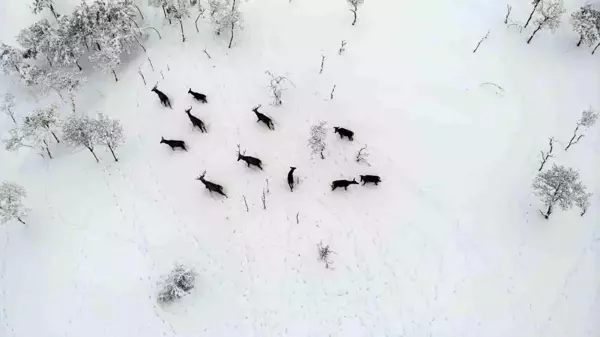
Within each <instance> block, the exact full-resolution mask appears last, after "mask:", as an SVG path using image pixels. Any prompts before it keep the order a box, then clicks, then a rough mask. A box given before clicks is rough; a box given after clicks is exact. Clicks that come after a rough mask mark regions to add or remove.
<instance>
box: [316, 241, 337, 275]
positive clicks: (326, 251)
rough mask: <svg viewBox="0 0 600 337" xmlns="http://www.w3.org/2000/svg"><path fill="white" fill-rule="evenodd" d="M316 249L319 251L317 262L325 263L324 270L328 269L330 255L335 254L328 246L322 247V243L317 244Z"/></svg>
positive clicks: (330, 263)
mask: <svg viewBox="0 0 600 337" xmlns="http://www.w3.org/2000/svg"><path fill="white" fill-rule="evenodd" d="M317 249H318V250H319V260H321V261H323V262H325V268H327V269H329V268H330V267H331V265H332V264H333V262H332V261H331V259H330V258H331V254H335V252H334V251H332V250H331V248H329V245H325V246H323V241H321V242H319V244H317Z"/></svg>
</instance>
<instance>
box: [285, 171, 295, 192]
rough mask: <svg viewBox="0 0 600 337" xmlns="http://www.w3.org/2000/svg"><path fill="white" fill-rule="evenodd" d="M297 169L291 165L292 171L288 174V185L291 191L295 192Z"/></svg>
mask: <svg viewBox="0 0 600 337" xmlns="http://www.w3.org/2000/svg"><path fill="white" fill-rule="evenodd" d="M295 170H296V168H295V167H293V166H290V172H288V176H287V181H288V185H289V186H290V191H292V192H294V171H295Z"/></svg>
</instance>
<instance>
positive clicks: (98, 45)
mask: <svg viewBox="0 0 600 337" xmlns="http://www.w3.org/2000/svg"><path fill="white" fill-rule="evenodd" d="M96 48H98V51H102V48H100V43H98V42H96Z"/></svg>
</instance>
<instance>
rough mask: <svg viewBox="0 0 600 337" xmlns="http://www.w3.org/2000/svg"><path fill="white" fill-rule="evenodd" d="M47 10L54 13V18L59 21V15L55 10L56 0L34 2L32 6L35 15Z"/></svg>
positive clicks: (36, 0)
mask: <svg viewBox="0 0 600 337" xmlns="http://www.w3.org/2000/svg"><path fill="white" fill-rule="evenodd" d="M45 8H48V9H49V10H50V12H52V15H54V18H56V19H58V14H57V13H56V11H55V10H54V0H33V4H32V6H31V10H32V12H33V14H37V13H40V12H41V11H43V10H44V9H45Z"/></svg>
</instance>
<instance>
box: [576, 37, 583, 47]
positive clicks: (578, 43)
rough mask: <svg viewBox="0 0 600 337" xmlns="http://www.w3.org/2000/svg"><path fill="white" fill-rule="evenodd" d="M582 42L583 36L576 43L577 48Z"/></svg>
mask: <svg viewBox="0 0 600 337" xmlns="http://www.w3.org/2000/svg"><path fill="white" fill-rule="evenodd" d="M582 42H583V35H581V37H580V38H579V42H577V47H579V46H581V43H582Z"/></svg>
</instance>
